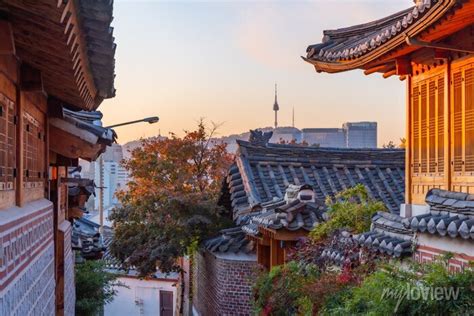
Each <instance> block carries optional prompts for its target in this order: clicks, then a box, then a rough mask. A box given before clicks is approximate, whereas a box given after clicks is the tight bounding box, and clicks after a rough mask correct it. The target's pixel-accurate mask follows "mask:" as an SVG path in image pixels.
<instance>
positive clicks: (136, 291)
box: [104, 277, 177, 316]
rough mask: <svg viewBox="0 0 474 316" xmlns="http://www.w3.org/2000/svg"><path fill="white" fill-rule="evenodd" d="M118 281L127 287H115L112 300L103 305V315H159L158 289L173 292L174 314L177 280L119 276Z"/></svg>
mask: <svg viewBox="0 0 474 316" xmlns="http://www.w3.org/2000/svg"><path fill="white" fill-rule="evenodd" d="M118 281H120V282H122V283H124V284H125V285H127V286H128V287H129V288H124V287H117V288H116V289H117V291H118V294H117V296H115V298H114V300H113V301H112V302H111V303H109V304H107V305H105V308H104V315H105V316H121V315H123V316H134V315H137V316H142V315H143V316H151V315H153V316H158V315H160V307H161V306H160V291H170V292H173V314H176V295H177V289H176V286H173V285H174V284H176V283H177V281H171V280H167V281H163V280H149V279H147V280H140V279H138V278H134V277H120V278H118Z"/></svg>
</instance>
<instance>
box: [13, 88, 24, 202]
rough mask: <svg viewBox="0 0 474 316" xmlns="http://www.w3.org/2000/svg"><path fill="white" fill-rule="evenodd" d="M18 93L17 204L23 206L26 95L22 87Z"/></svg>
mask: <svg viewBox="0 0 474 316" xmlns="http://www.w3.org/2000/svg"><path fill="white" fill-rule="evenodd" d="M16 93H17V94H16V95H17V98H16V100H17V113H18V114H17V123H16V137H17V138H16V190H15V192H16V205H17V206H19V207H22V206H23V204H24V193H25V188H24V187H23V183H24V181H23V170H24V169H25V164H24V161H25V159H23V157H24V150H23V149H24V146H23V143H24V140H25V133H24V132H23V130H24V128H25V124H24V120H23V113H24V112H25V104H24V97H23V96H22V93H21V91H20V89H17V91H16Z"/></svg>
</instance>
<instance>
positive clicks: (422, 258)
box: [413, 233, 474, 272]
mask: <svg viewBox="0 0 474 316" xmlns="http://www.w3.org/2000/svg"><path fill="white" fill-rule="evenodd" d="M448 252H449V253H452V254H453V258H451V259H449V261H448V269H449V270H450V271H453V272H459V271H462V270H463V269H465V268H467V267H469V265H470V262H473V261H474V247H473V243H472V241H470V240H464V239H462V238H451V237H449V236H446V237H439V236H436V235H431V234H427V233H426V234H419V235H418V241H417V247H416V251H415V253H414V255H413V257H414V259H415V261H417V262H419V263H426V262H431V261H433V260H435V259H436V257H439V256H442V255H443V254H446V253H448Z"/></svg>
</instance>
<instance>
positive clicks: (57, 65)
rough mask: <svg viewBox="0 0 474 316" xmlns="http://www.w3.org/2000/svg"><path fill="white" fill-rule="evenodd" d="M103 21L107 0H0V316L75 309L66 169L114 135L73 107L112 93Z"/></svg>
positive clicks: (108, 17)
mask: <svg viewBox="0 0 474 316" xmlns="http://www.w3.org/2000/svg"><path fill="white" fill-rule="evenodd" d="M111 21H112V2H111V1H106V0H97V1H90V0H78V1H72V0H69V1H67V0H64V1H57V0H35V1H24V0H3V1H0V314H1V315H53V314H57V315H74V305H75V287H74V258H73V254H72V250H71V230H72V229H71V224H70V222H69V221H67V220H66V218H67V217H68V213H72V212H74V210H73V208H75V207H80V204H81V203H80V201H81V195H83V193H84V194H85V192H84V191H82V189H81V188H79V190H76V189H73V188H71V190H72V191H75V192H73V193H75V194H73V196H74V198H71V200H70V201H69V202H68V186H71V187H72V186H74V185H73V184H72V183H73V182H74V180H73V179H69V176H68V173H67V167H70V166H75V165H77V163H78V158H85V159H93V158H95V157H96V156H97V155H98V154H99V153H100V152H102V151H103V150H104V149H105V146H107V145H109V144H110V143H112V142H113V141H114V133H113V131H111V130H108V129H103V128H101V127H99V126H97V125H98V123H99V122H95V123H92V122H91V121H90V120H88V119H86V118H85V116H87V115H86V114H85V113H84V112H80V113H77V112H75V111H80V110H83V111H93V110H95V109H96V108H97V107H98V106H99V104H100V103H101V102H102V100H104V99H105V98H110V97H113V96H114V94H115V89H114V86H113V82H114V63H115V61H114V54H115V44H114V38H113V36H112V29H111V28H110V23H111ZM96 127H97V128H96ZM75 198H77V200H75Z"/></svg>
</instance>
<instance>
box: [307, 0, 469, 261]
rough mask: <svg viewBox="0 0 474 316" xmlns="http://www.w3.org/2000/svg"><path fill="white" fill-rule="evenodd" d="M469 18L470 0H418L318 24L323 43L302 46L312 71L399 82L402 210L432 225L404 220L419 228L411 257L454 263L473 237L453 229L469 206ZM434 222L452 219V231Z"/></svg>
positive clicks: (464, 221) (463, 222)
mask: <svg viewBox="0 0 474 316" xmlns="http://www.w3.org/2000/svg"><path fill="white" fill-rule="evenodd" d="M473 17H474V1H472V0H417V1H415V5H414V6H412V7H410V8H408V9H406V10H403V11H401V12H398V13H395V14H392V15H390V16H388V17H385V18H382V19H380V20H377V21H373V22H369V23H366V24H361V25H356V26H352V27H346V28H341V29H337V30H328V31H324V36H323V40H322V43H320V44H316V45H311V46H309V47H308V48H307V56H306V57H304V60H306V61H307V62H309V63H311V64H312V65H313V66H314V67H315V69H316V71H317V72H328V73H336V72H341V71H348V70H353V69H361V70H363V71H364V73H365V74H366V75H368V74H373V73H381V74H382V75H383V77H384V78H388V77H391V76H398V77H399V78H400V80H404V81H405V82H406V87H407V89H406V91H407V96H406V100H407V101H406V115H407V120H406V131H407V135H406V139H407V155H406V196H405V197H406V204H405V205H404V206H403V207H402V210H403V212H402V215H404V216H406V217H410V216H418V215H421V217H423V216H427V217H426V218H425V217H423V218H425V220H424V221H425V222H426V221H427V223H426V224H428V222H430V221H431V226H430V227H431V230H428V229H427V228H426V230H425V228H423V230H421V231H420V226H417V221H418V220H420V222H421V219H420V218H418V217H417V218H416V219H413V220H411V221H410V225H411V227H412V228H414V229H416V230H418V231H419V232H421V234H418V240H417V242H418V247H417V251H416V253H415V258H416V259H417V260H419V261H427V260H432V259H433V258H434V257H435V256H437V255H439V254H441V253H445V252H449V251H454V252H455V253H456V256H455V258H453V259H452V260H451V263H452V264H453V268H457V267H458V266H459V265H460V262H462V265H465V264H466V262H467V261H469V260H474V243H473V241H472V239H468V238H465V236H467V235H462V234H461V233H460V232H456V231H455V230H459V229H460V227H461V226H462V227H463V229H462V230H461V231H465V230H470V229H471V228H472V210H473V209H474V208H473V205H472V203H471V199H472V196H471V194H472V193H474V18H473ZM433 189H435V190H433ZM438 189H441V190H438ZM430 190H433V191H431V192H430ZM446 190H447V191H454V192H446ZM456 192H458V193H456ZM460 192H464V193H468V194H462V193H460ZM425 198H426V203H425ZM430 208H431V211H430V210H429V209H430ZM429 214H431V215H429ZM430 216H432V217H430ZM446 216H449V218H448V219H446ZM410 225H407V226H410ZM439 225H441V226H443V225H444V226H446V225H448V227H449V225H451V227H452V229H453V230H452V234H451V235H450V234H449V230H448V233H446V228H441V227H439V228H440V230H438V226H439ZM454 226H456V227H455V228H456V229H455V228H454Z"/></svg>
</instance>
